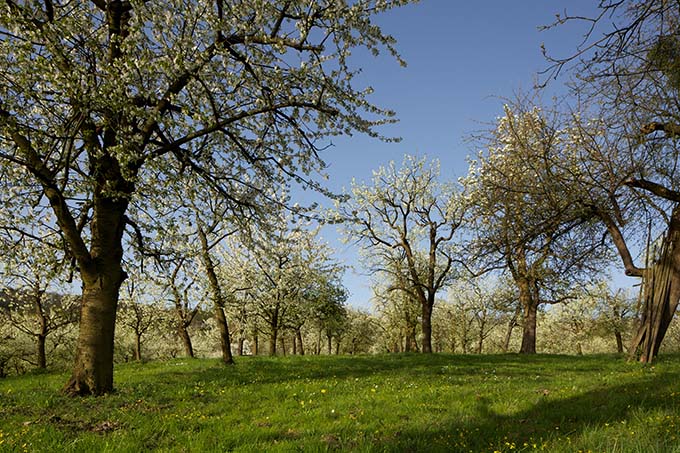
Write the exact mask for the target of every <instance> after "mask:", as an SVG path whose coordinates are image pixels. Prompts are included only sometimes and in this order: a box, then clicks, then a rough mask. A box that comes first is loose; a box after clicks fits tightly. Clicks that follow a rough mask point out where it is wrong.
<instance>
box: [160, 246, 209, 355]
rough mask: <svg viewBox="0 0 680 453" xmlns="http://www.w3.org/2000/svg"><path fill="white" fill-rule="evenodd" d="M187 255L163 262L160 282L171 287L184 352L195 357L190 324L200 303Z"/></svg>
mask: <svg viewBox="0 0 680 453" xmlns="http://www.w3.org/2000/svg"><path fill="white" fill-rule="evenodd" d="M187 261H188V260H187V259H186V258H185V257H181V258H177V259H174V260H170V261H168V262H165V263H162V264H161V266H160V267H161V275H160V276H159V283H161V284H165V285H167V286H169V288H170V295H171V300H172V307H173V308H174V314H175V321H174V324H175V326H176V329H177V334H178V335H179V337H180V339H181V341H182V346H183V347H184V354H185V355H186V357H189V358H193V357H194V347H193V344H192V342H191V335H190V334H189V326H191V323H192V322H193V321H194V318H195V317H196V315H197V314H198V310H199V308H200V305H199V304H198V302H197V294H196V292H195V291H192V289H194V290H195V289H196V287H197V286H198V285H196V284H195V283H196V281H195V280H194V279H195V278H196V277H192V276H190V275H188V270H187V268H188V267H189V265H188V263H187Z"/></svg>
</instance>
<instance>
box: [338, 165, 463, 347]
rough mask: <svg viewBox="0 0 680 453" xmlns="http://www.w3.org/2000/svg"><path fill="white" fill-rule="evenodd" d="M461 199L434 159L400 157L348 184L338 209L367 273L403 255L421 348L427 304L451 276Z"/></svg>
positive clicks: (427, 341) (426, 340)
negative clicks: (415, 304) (416, 310)
mask: <svg viewBox="0 0 680 453" xmlns="http://www.w3.org/2000/svg"><path fill="white" fill-rule="evenodd" d="M464 211H465V209H464V207H463V204H462V198H461V197H460V196H459V194H458V192H457V191H456V189H455V187H454V185H453V184H451V183H447V182H441V181H439V163H438V161H433V162H431V163H428V162H427V161H426V159H425V158H421V159H418V158H416V157H413V156H405V157H404V161H403V164H402V166H401V168H399V169H398V168H397V167H396V166H395V164H394V162H391V163H390V164H389V165H388V166H387V167H380V168H379V169H378V170H377V171H375V172H374V176H373V182H372V184H370V185H369V184H364V183H357V182H353V183H352V190H351V198H350V200H349V201H348V202H347V203H346V204H344V205H341V207H340V213H341V216H342V217H343V218H345V219H346V221H347V223H346V224H345V225H346V234H347V237H348V238H349V239H354V240H356V241H358V242H360V243H362V244H363V246H364V248H365V250H366V255H367V256H368V257H369V258H368V259H367V261H369V265H370V267H371V270H372V272H375V273H380V272H388V273H389V272H390V266H392V267H393V263H394V262H395V260H398V259H403V262H404V270H405V272H406V277H407V282H408V286H404V287H403V288H401V290H403V291H407V292H409V293H410V294H411V296H412V297H413V298H414V299H415V300H417V301H418V304H419V305H420V310H421V325H422V333H423V341H422V352H425V353H429V352H432V308H433V306H434V303H435V300H436V296H437V293H438V292H439V291H440V290H441V289H442V288H444V287H446V285H448V284H449V282H450V281H451V279H452V278H453V277H454V270H455V269H453V268H454V262H455V261H456V253H457V251H456V246H455V242H454V241H455V240H454V237H455V235H456V232H458V230H459V227H460V226H461V224H462V221H463V214H464Z"/></svg>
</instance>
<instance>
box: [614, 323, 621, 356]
mask: <svg viewBox="0 0 680 453" xmlns="http://www.w3.org/2000/svg"><path fill="white" fill-rule="evenodd" d="M614 336H615V337H616V352H618V353H619V354H623V337H622V336H621V332H619V330H618V329H616V330H614Z"/></svg>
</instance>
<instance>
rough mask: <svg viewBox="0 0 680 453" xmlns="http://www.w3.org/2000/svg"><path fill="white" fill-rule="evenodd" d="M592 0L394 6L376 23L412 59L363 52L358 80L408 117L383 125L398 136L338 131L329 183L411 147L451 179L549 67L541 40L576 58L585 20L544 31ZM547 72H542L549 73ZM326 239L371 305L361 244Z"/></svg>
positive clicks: (559, 84) (450, 0)
mask: <svg viewBox="0 0 680 453" xmlns="http://www.w3.org/2000/svg"><path fill="white" fill-rule="evenodd" d="M596 4H597V2H596V1H593V0H590V1H586V0H562V1H553V0H515V1H508V0H485V1H458V0H423V1H422V2H420V3H417V4H413V5H407V6H405V7H402V8H397V9H395V10H391V11H388V12H386V13H384V14H382V15H381V16H378V17H377V18H376V20H375V22H376V23H377V24H378V25H380V26H381V28H382V29H383V31H384V32H386V33H388V34H391V35H392V36H394V37H395V38H396V39H397V49H398V50H399V52H400V54H401V55H402V57H403V58H404V59H405V60H406V62H407V64H408V66H407V67H406V68H402V67H401V66H400V65H399V64H398V63H397V62H396V61H395V60H394V59H393V58H392V57H391V56H390V55H389V54H387V53H385V54H384V55H383V54H381V55H380V56H379V57H377V58H374V57H372V56H370V55H359V56H358V57H357V58H355V62H354V63H355V65H356V66H358V67H361V68H362V74H361V76H360V78H359V79H358V82H359V83H364V84H366V85H370V86H372V87H373V88H374V89H375V93H374V95H373V96H372V98H371V99H372V101H373V102H374V103H375V104H377V105H379V106H381V107H386V108H389V109H392V110H395V111H396V112H397V118H398V119H399V122H398V123H397V124H396V125H390V126H386V127H384V128H382V129H381V130H380V131H381V132H382V133H383V134H384V135H387V136H399V137H401V138H402V141H401V142H399V143H383V142H380V141H379V140H376V139H372V138H369V137H365V136H360V135H355V136H353V137H338V138H335V139H333V145H334V146H332V147H331V148H330V149H329V150H328V151H326V153H325V154H323V156H322V157H323V158H324V160H325V161H326V162H327V163H328V164H329V167H330V168H329V171H328V173H329V180H328V184H327V186H328V187H329V188H330V189H332V190H334V191H336V192H342V190H343V188H344V189H349V187H350V184H351V181H352V178H356V180H357V181H359V182H362V181H365V182H369V181H370V179H371V172H372V171H373V170H375V169H377V168H378V167H379V166H381V165H386V164H388V163H389V162H390V161H391V160H394V161H395V162H396V163H398V164H400V163H401V161H402V159H403V156H404V154H414V155H417V156H427V157H428V158H431V159H434V158H436V159H439V161H440V162H441V173H442V174H441V177H442V179H443V180H456V179H457V178H458V177H460V176H464V175H465V174H466V173H467V169H468V163H467V160H466V157H467V156H470V155H472V156H474V155H475V154H476V153H477V150H475V149H474V148H473V147H472V145H471V144H470V143H469V142H467V141H466V137H469V136H470V134H472V133H473V132H475V131H479V130H481V129H484V128H487V127H488V125H489V123H491V122H493V120H494V119H495V118H496V117H498V116H500V115H501V114H502V106H503V98H506V99H507V98H512V97H513V96H514V95H515V94H516V93H518V92H519V91H522V92H527V91H530V90H531V89H532V88H533V86H534V82H535V81H536V80H537V77H538V73H539V72H540V71H542V70H545V69H546V68H548V67H549V63H548V62H547V61H546V59H545V58H544V56H543V54H542V52H541V44H544V45H545V47H546V49H547V51H548V52H549V53H550V54H551V55H553V56H557V57H564V56H568V55H571V54H572V52H573V50H574V49H575V48H576V46H577V45H578V44H579V43H580V42H581V41H582V39H583V33H584V32H585V26H584V25H583V24H581V25H577V24H571V25H569V24H568V25H565V26H561V27H559V28H558V29H556V30H547V31H539V27H540V26H542V25H547V24H550V23H552V22H554V20H555V15H556V14H557V13H560V14H564V11H565V8H566V11H567V12H568V13H570V14H581V15H589V14H591V15H592V13H594V12H595V11H596ZM544 79H545V76H544V77H543V78H542V79H541V80H544ZM563 83H564V80H556V81H550V83H549V84H548V88H547V89H548V93H550V95H552V94H555V93H559V92H561V91H563ZM322 235H323V238H324V239H325V240H326V241H327V242H328V243H329V244H330V245H331V246H332V247H334V248H335V249H336V250H337V255H336V258H337V259H338V260H339V261H343V262H345V263H346V264H348V265H350V266H353V267H354V268H355V269H354V270H351V269H350V270H348V271H347V272H346V274H345V278H344V285H345V287H346V288H347V289H348V290H349V292H350V297H349V300H348V304H350V305H351V306H354V307H358V308H364V309H369V310H370V309H371V302H370V298H371V290H370V276H368V275H365V271H363V270H362V269H361V264H360V262H359V260H358V248H357V246H356V245H352V244H343V243H342V242H341V241H340V239H339V237H340V236H339V234H338V233H337V231H336V227H325V228H324V229H323V231H322Z"/></svg>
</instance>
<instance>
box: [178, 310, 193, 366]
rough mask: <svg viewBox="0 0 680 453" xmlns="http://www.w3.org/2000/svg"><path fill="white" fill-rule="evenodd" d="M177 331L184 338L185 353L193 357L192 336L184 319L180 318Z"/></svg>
mask: <svg viewBox="0 0 680 453" xmlns="http://www.w3.org/2000/svg"><path fill="white" fill-rule="evenodd" d="M177 332H178V333H179V337H180V338H181V339H182V345H184V355H186V356H187V357H189V358H192V359H193V358H194V347H193V345H192V344H191V336H189V331H188V330H187V327H186V326H185V325H184V323H183V322H182V320H180V323H179V325H178V327H177Z"/></svg>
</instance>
